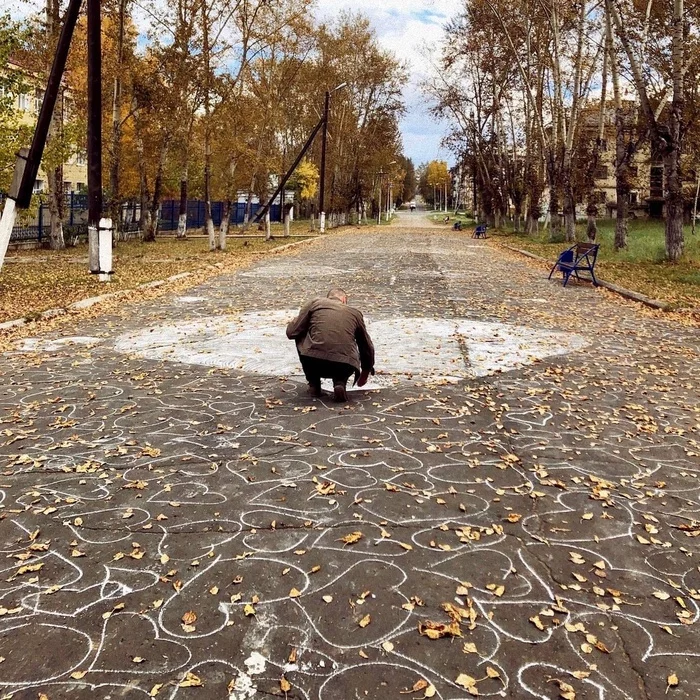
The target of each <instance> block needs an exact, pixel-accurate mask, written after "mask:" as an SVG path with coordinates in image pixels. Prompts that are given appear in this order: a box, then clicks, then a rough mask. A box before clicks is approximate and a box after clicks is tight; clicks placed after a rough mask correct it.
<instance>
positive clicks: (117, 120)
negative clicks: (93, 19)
mask: <svg viewBox="0 0 700 700" xmlns="http://www.w3.org/2000/svg"><path fill="white" fill-rule="evenodd" d="M125 14H126V0H119V12H118V20H117V21H118V36H117V66H116V73H115V77H114V90H113V92H112V137H111V144H110V152H111V156H112V159H111V162H110V167H109V192H110V197H109V215H110V217H111V218H112V226H113V227H114V234H113V240H115V241H120V240H126V238H127V236H126V235H125V234H123V233H122V220H121V193H120V190H119V169H120V164H121V140H122V128H121V96H122V77H121V76H122V64H123V62H124V16H125Z"/></svg>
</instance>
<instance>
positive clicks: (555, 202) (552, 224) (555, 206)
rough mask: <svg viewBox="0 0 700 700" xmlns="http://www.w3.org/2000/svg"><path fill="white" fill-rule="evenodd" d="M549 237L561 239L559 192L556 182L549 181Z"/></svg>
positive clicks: (555, 239) (554, 239)
mask: <svg viewBox="0 0 700 700" xmlns="http://www.w3.org/2000/svg"><path fill="white" fill-rule="evenodd" d="M549 237H550V240H551V241H552V242H559V241H561V220H560V218H559V193H558V192H557V183H556V182H554V181H550V190H549Z"/></svg>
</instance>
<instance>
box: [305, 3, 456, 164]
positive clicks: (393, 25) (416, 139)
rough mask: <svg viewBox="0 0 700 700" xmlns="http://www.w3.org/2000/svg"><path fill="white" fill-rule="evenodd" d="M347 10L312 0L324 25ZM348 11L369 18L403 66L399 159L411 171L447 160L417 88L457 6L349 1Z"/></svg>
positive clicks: (440, 129) (439, 128) (437, 128)
mask: <svg viewBox="0 0 700 700" xmlns="http://www.w3.org/2000/svg"><path fill="white" fill-rule="evenodd" d="M347 7H348V5H347V2H346V1H345V0H318V10H317V13H316V16H317V17H318V18H319V19H324V20H325V19H330V18H332V17H334V16H337V15H338V14H339V13H340V12H341V11H342V10H345V9H347ZM352 7H353V10H354V11H359V12H361V13H362V14H364V15H366V16H367V17H368V18H369V20H370V22H371V23H372V26H373V28H374V30H375V31H376V33H377V38H378V39H379V42H380V44H381V46H382V47H383V48H385V49H387V50H389V51H391V52H392V53H394V54H395V55H396V57H397V58H399V59H400V60H402V61H404V62H405V63H406V64H407V66H408V70H409V72H410V79H409V83H408V85H407V86H406V88H405V90H404V100H405V102H406V107H407V113H406V115H405V117H404V118H403V119H402V121H401V134H402V137H403V146H404V153H405V155H407V156H408V157H409V158H411V159H412V160H413V162H414V163H415V164H416V165H418V164H419V163H422V162H425V161H429V160H433V159H436V158H437V159H441V160H451V156H450V154H449V153H448V152H447V151H446V150H445V149H443V148H441V147H440V139H441V138H442V136H443V134H444V132H445V129H444V128H443V127H442V126H441V125H440V124H438V123H436V122H435V121H434V120H433V119H432V117H431V116H430V115H429V114H428V111H427V104H426V99H425V96H424V95H422V94H421V93H420V88H419V83H420V81H421V80H423V79H424V78H426V77H428V76H429V75H430V71H431V70H432V69H431V66H430V65H429V61H428V59H427V58H426V57H425V56H426V55H427V56H430V55H431V53H432V54H434V53H435V52H436V51H437V49H438V47H439V45H440V42H441V41H442V38H443V27H444V25H445V23H446V22H447V21H448V20H449V19H451V17H452V16H453V15H454V14H455V13H456V12H457V11H458V9H459V4H458V3H457V2H455V1H454V0H432V1H429V2H416V1H415V0H384V2H382V4H381V6H380V5H379V4H378V3H377V2H376V0H355V2H354V3H353V6H352Z"/></svg>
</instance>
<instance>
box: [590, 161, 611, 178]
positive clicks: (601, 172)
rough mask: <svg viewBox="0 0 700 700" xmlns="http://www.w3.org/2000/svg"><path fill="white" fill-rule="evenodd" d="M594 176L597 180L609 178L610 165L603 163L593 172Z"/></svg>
mask: <svg viewBox="0 0 700 700" xmlns="http://www.w3.org/2000/svg"><path fill="white" fill-rule="evenodd" d="M593 177H594V178H595V179H596V180H607V179H608V177H610V176H609V174H608V166H607V165H601V166H599V167H597V168H596V169H595V172H594V173H593Z"/></svg>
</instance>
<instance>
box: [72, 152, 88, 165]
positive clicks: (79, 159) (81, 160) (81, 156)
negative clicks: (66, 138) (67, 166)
mask: <svg viewBox="0 0 700 700" xmlns="http://www.w3.org/2000/svg"><path fill="white" fill-rule="evenodd" d="M75 164H76V165H85V164H87V156H86V155H85V151H78V152H77V153H76V154H75Z"/></svg>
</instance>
